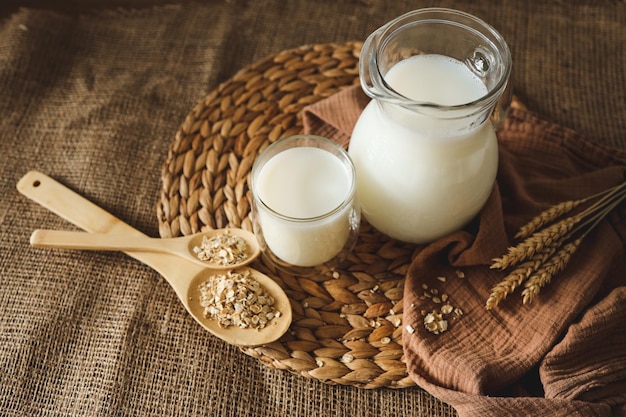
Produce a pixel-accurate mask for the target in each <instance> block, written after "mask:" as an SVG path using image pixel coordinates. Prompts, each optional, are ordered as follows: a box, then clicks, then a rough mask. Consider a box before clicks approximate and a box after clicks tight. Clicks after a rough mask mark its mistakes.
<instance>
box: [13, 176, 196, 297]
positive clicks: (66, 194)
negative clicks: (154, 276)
mask: <svg viewBox="0 0 626 417" xmlns="http://www.w3.org/2000/svg"><path fill="white" fill-rule="evenodd" d="M17 189H18V191H19V192H20V193H22V194H23V195H25V196H26V197H28V198H30V199H31V200H33V201H35V202H36V203H38V204H39V205H41V206H43V207H45V208H47V209H48V210H50V211H52V212H53V213H55V214H57V215H58V216H60V217H62V218H64V219H65V220H67V221H69V222H70V223H72V224H74V225H76V226H78V227H80V228H81V229H83V230H86V231H88V232H91V233H111V234H115V235H117V236H123V235H128V236H144V237H145V235H144V234H143V233H141V232H140V231H138V230H136V229H134V228H133V227H131V226H129V225H128V224H126V223H124V222H123V221H121V220H120V219H118V218H117V217H115V216H113V215H112V214H110V213H108V212H107V211H106V210H104V209H102V208H100V207H98V206H97V205H95V204H94V203H92V202H91V201H89V200H87V199H86V198H84V197H82V196H80V195H79V194H77V193H75V192H74V191H72V190H70V189H69V188H67V187H65V186H63V185H61V184H60V183H58V182H57V181H55V180H54V179H52V178H50V177H48V176H47V175H45V174H42V173H41V172H37V171H30V172H28V173H27V174H26V175H24V177H22V179H20V181H19V182H18V183H17ZM126 254H127V255H129V256H131V257H133V258H135V259H137V260H138V261H140V262H143V263H144V264H146V265H148V266H149V267H151V268H153V269H154V270H156V271H157V272H159V273H160V274H161V275H162V276H163V277H164V278H165V279H166V280H168V282H169V283H170V284H171V285H172V287H173V288H174V290H175V291H176V292H177V293H178V294H179V296H182V297H181V299H184V298H186V293H185V291H186V288H185V286H184V285H183V284H182V283H181V282H180V279H176V278H177V277H178V275H179V274H178V273H177V270H178V267H179V266H180V262H186V261H184V260H181V259H179V258H177V257H175V256H174V255H167V254H157V253H154V252H126ZM191 265H193V264H191ZM194 266H195V265H194ZM197 268H198V270H200V268H201V267H200V266H197Z"/></svg>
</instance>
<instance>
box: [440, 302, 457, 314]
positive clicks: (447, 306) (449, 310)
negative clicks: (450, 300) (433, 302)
mask: <svg viewBox="0 0 626 417" xmlns="http://www.w3.org/2000/svg"><path fill="white" fill-rule="evenodd" d="M453 310H454V308H453V307H452V306H451V305H450V304H445V305H443V306H442V307H441V314H450V313H452V311H453Z"/></svg>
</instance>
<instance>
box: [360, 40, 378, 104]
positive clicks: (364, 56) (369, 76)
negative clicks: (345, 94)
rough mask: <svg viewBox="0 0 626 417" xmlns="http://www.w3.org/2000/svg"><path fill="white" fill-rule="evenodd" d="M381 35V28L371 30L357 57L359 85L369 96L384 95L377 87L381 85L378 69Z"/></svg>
mask: <svg viewBox="0 0 626 417" xmlns="http://www.w3.org/2000/svg"><path fill="white" fill-rule="evenodd" d="M380 35H381V30H380V29H379V30H377V31H375V32H372V33H371V34H370V35H369V36H368V37H367V39H365V42H364V43H363V47H362V48H361V56H360V59H359V76H360V80H361V87H362V88H363V91H364V92H365V94H367V95H368V96H370V97H371V98H374V99H376V98H381V97H383V96H384V94H383V93H382V91H380V89H379V88H378V86H380V85H381V82H382V77H381V75H380V71H379V70H378V53H377V49H378V40H379V38H380Z"/></svg>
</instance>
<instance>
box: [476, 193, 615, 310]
mask: <svg viewBox="0 0 626 417" xmlns="http://www.w3.org/2000/svg"><path fill="white" fill-rule="evenodd" d="M596 198H598V201H596V202H595V203H594V204H592V205H590V206H589V207H587V208H586V209H584V210H582V211H581V212H580V213H578V214H574V215H572V216H570V217H566V218H563V219H562V220H559V221H556V220H557V219H559V218H561V217H562V216H563V215H565V214H567V213H570V212H571V211H572V210H574V209H575V208H576V207H578V206H580V205H581V204H583V203H585V202H588V201H590V200H593V199H596ZM624 198H626V182H623V183H621V184H620V185H618V186H615V187H613V188H610V189H608V190H605V191H603V192H601V193H598V194H595V195H593V196H590V197H587V198H583V199H579V200H572V201H565V202H562V203H559V204H557V205H555V206H553V207H552V208H550V209H548V210H546V211H544V212H543V213H541V214H540V215H539V216H536V217H534V218H533V219H532V220H531V221H530V222H529V223H527V224H526V225H524V226H522V228H521V229H520V231H519V232H518V233H517V235H516V236H518V237H520V238H523V239H524V240H523V241H522V242H520V243H519V244H517V245H516V246H513V247H510V248H508V250H507V253H506V254H505V255H503V256H502V257H499V258H494V259H493V260H492V264H491V266H490V267H491V268H492V269H500V270H505V269H508V268H510V267H513V266H516V268H515V269H514V270H513V271H512V272H511V273H509V274H508V275H507V276H506V277H505V278H504V279H503V280H502V281H501V282H499V283H498V284H497V285H495V286H494V287H493V288H492V289H491V294H490V295H489V297H488V298H487V301H486V303H485V308H486V309H487V310H491V309H493V308H494V307H496V306H497V305H498V304H499V303H500V302H501V301H502V300H504V299H505V298H506V297H507V296H508V295H509V294H511V293H513V292H514V291H515V289H516V288H517V287H519V286H520V285H522V283H524V281H526V283H525V285H524V287H525V288H524V290H523V291H522V301H523V303H524V304H528V303H530V302H531V301H532V300H533V299H534V298H535V297H536V296H537V295H538V294H539V291H540V290H541V288H543V287H544V286H546V285H547V284H548V283H550V281H551V280H552V278H553V277H554V276H555V275H556V274H558V273H559V272H561V271H562V270H563V269H565V267H566V266H567V264H568V263H569V261H570V259H571V257H572V254H574V252H576V250H577V249H578V247H579V246H580V244H581V242H582V240H583V239H584V237H585V236H587V234H588V233H589V232H591V230H593V229H594V228H595V227H596V225H597V224H598V223H600V221H601V220H602V219H604V217H606V216H607V215H608V214H609V213H610V212H611V211H612V210H613V209H614V208H615V207H617V205H619V204H620V203H621V202H622V200H624Z"/></svg>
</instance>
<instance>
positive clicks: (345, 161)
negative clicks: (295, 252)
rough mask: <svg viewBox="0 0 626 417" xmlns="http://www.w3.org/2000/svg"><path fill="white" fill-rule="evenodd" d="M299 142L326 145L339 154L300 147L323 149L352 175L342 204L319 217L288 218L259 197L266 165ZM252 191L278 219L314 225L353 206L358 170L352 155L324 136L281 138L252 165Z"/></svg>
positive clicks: (256, 199)
mask: <svg viewBox="0 0 626 417" xmlns="http://www.w3.org/2000/svg"><path fill="white" fill-rule="evenodd" d="M298 140H305V141H306V140H310V141H311V143H315V142H318V143H321V144H324V145H326V146H327V148H330V149H332V150H334V151H336V152H337V153H333V152H332V151H331V150H330V149H327V148H324V147H321V146H307V145H305V146H299V147H309V148H318V149H322V150H323V151H326V152H328V153H331V154H333V155H334V156H335V157H337V158H338V159H339V160H340V161H341V163H342V165H343V166H345V167H347V168H348V170H347V171H348V173H349V175H350V188H349V189H348V192H347V193H346V196H345V197H344V198H343V199H342V201H341V203H339V204H338V205H337V206H336V207H334V208H333V209H331V210H329V211H327V212H325V213H323V214H320V215H318V216H312V217H293V216H288V215H286V214H283V213H280V212H278V211H276V210H275V209H273V208H272V207H270V206H268V205H267V203H265V201H263V199H262V198H261V196H259V194H258V193H257V192H256V189H257V181H258V176H259V172H260V171H261V169H262V168H263V166H264V165H265V163H266V162H267V161H269V160H270V159H271V158H272V157H273V156H274V155H277V154H279V153H281V152H284V151H286V150H287V149H291V148H289V147H285V146H286V145H287V144H289V143H292V142H296V141H298ZM281 148H284V149H281ZM272 152H275V153H274V154H271V153H272ZM250 191H251V193H252V198H253V199H254V200H255V201H256V202H257V203H259V205H260V206H261V207H263V208H264V209H265V210H267V211H268V212H270V213H271V214H272V215H274V216H276V217H277V218H280V219H281V220H285V221H288V222H292V223H303V224H304V223H312V222H315V221H319V220H323V219H326V218H328V217H331V216H333V215H334V214H336V213H339V212H341V211H343V210H344V209H345V208H346V207H348V205H349V204H351V202H352V201H353V200H354V196H355V194H356V168H355V167H354V163H353V162H352V158H350V155H349V154H348V152H347V151H346V150H345V149H344V148H343V147H341V146H340V145H339V144H338V143H336V142H334V141H332V140H331V139H329V138H327V137H324V136H318V135H310V134H296V135H291V136H287V137H284V138H281V139H279V140H277V141H276V142H274V143H272V144H270V145H269V146H268V147H267V148H265V149H264V150H263V151H262V152H261V153H260V154H259V156H258V157H257V158H256V159H255V161H254V164H253V165H252V170H251V175H250Z"/></svg>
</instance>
